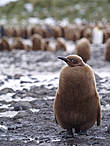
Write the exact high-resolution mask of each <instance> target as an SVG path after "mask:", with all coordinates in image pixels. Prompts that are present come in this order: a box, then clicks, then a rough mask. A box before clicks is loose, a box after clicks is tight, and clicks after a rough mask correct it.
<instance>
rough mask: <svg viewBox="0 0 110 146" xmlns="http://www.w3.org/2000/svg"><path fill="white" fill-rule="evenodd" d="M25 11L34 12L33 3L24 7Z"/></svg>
mask: <svg viewBox="0 0 110 146" xmlns="http://www.w3.org/2000/svg"><path fill="white" fill-rule="evenodd" d="M24 7H25V9H26V10H27V11H28V12H32V11H33V5H32V4H31V3H27V4H25V5H24Z"/></svg>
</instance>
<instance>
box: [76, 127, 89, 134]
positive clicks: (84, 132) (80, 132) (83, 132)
mask: <svg viewBox="0 0 110 146" xmlns="http://www.w3.org/2000/svg"><path fill="white" fill-rule="evenodd" d="M75 133H77V134H79V135H87V130H79V129H76V128H75Z"/></svg>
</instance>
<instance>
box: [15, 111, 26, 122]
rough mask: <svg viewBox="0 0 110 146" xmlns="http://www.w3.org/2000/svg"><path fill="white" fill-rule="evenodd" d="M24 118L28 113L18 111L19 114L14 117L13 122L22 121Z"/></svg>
mask: <svg viewBox="0 0 110 146" xmlns="http://www.w3.org/2000/svg"><path fill="white" fill-rule="evenodd" d="M26 116H28V112H26V111H20V112H18V114H17V115H16V116H14V118H13V119H14V120H16V119H20V118H21V119H22V118H23V117H26Z"/></svg>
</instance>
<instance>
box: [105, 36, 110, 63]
mask: <svg viewBox="0 0 110 146" xmlns="http://www.w3.org/2000/svg"><path fill="white" fill-rule="evenodd" d="M104 55H105V60H107V61H110V38H109V39H108V40H107V42H106V50H105V54H104Z"/></svg>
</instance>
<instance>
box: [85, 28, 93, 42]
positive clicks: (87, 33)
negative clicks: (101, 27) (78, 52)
mask: <svg viewBox="0 0 110 146" xmlns="http://www.w3.org/2000/svg"><path fill="white" fill-rule="evenodd" d="M83 37H84V38H87V39H88V40H89V42H90V43H92V29H91V28H86V29H85V30H84V32H83Z"/></svg>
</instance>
